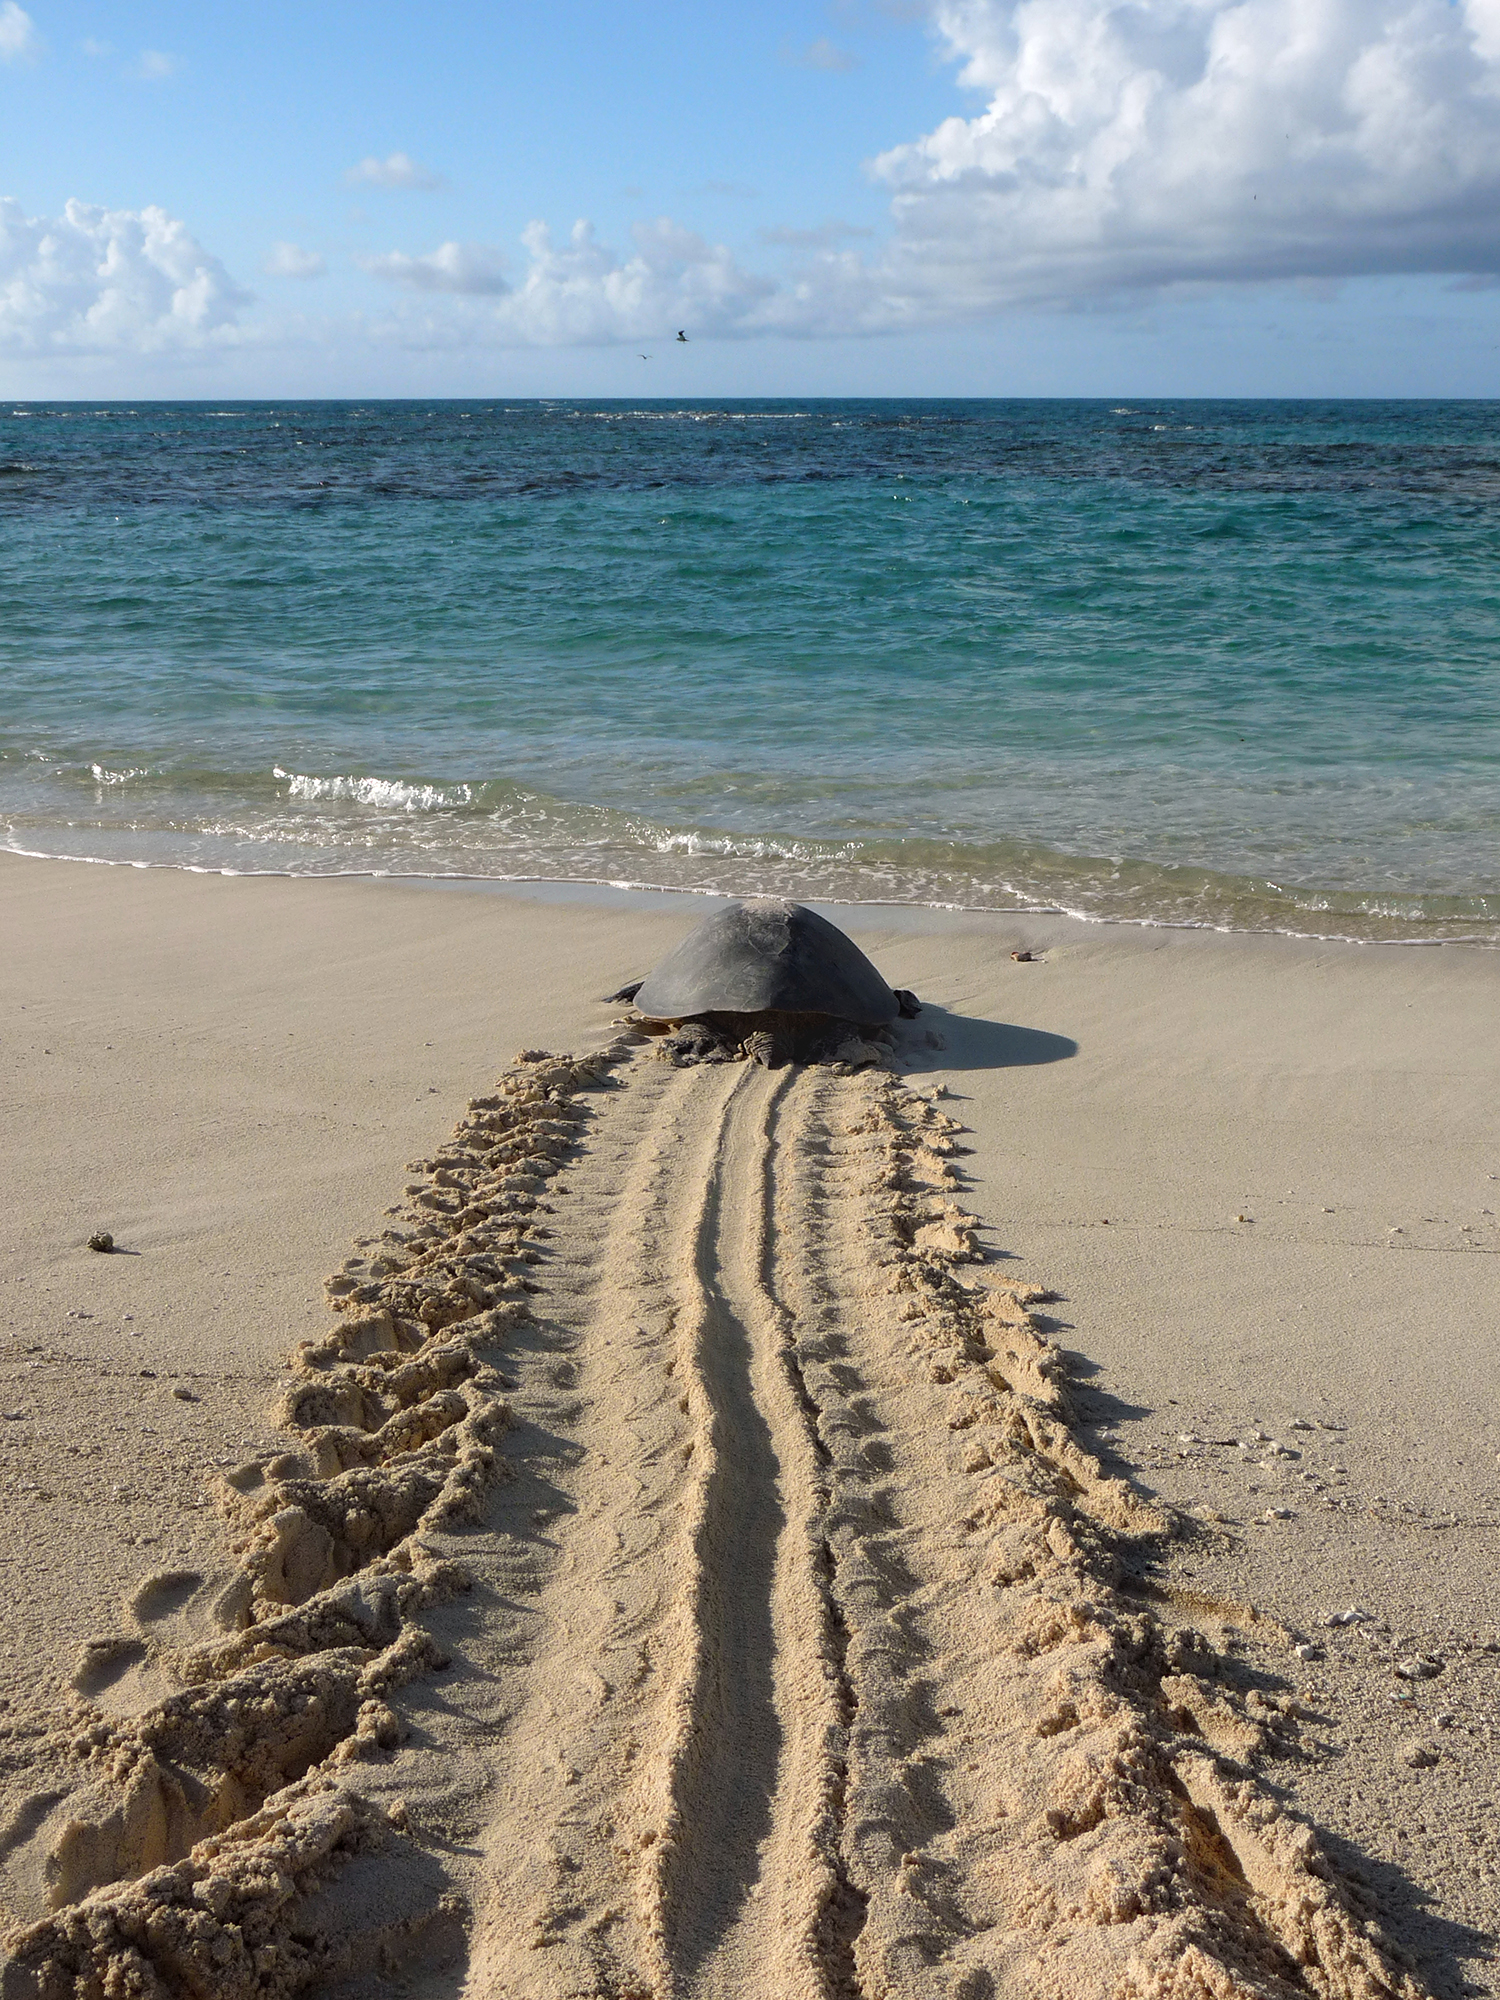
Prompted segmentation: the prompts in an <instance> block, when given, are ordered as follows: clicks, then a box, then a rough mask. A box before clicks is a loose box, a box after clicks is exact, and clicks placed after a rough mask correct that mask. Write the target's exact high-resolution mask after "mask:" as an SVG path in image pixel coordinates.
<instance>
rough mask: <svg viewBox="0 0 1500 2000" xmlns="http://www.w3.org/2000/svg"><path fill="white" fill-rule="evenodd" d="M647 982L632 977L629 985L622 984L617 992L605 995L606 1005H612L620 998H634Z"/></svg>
mask: <svg viewBox="0 0 1500 2000" xmlns="http://www.w3.org/2000/svg"><path fill="white" fill-rule="evenodd" d="M645 983H646V982H645V980H644V979H632V980H631V982H630V984H629V985H628V986H622V987H621V988H620V989H619V991H618V992H617V993H606V994H605V996H604V1004H605V1006H606V1007H609V1006H612V1005H613V1004H614V1003H615V1002H616V1001H618V1000H633V999H634V998H635V996H636V994H637V993H639V992H640V990H641V988H642V987H643V986H644V985H645Z"/></svg>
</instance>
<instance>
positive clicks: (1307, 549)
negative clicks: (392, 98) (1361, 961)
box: [0, 402, 1500, 942]
mask: <svg viewBox="0 0 1500 2000" xmlns="http://www.w3.org/2000/svg"><path fill="white" fill-rule="evenodd" d="M1497 556H1500V405H1494V404H1488V403H1485V404H1474V403H1470V404H1437V403H1387V404H1379V403H1266V402H1256V403H1202V402H1193V403H1169V404H1141V405H1128V406H1127V405H1109V404H1105V403H1059V402H1034V403H1029V402H964V403H951V404H944V403H931V402H921V403H910V404H903V403H888V402H887V403H854V402H850V403H828V402H816V403H806V404H795V403H775V402H772V403H735V404H727V405H722V406H718V405H707V404H702V405H699V404H695V405H691V406H687V407H676V406H670V405H667V404H643V405H640V406H637V407H632V406H628V405H625V404H617V403H525V404H504V403H439V404H425V403H375V404H327V403H321V404H308V405H291V404H285V405H282V404H264V403H261V404H237V405H226V406H222V407H218V408H210V407H207V406H202V405H196V404H188V405H180V406H177V405H173V406H166V405H160V404H157V405H150V404H142V405H137V406H129V407H127V406H123V405H118V406H106V407H92V406H84V405H79V404H63V405H43V404H33V405H27V404H17V405H4V404H0V842H3V844H5V845H7V846H9V847H11V848H13V849H17V850H20V851H25V852H30V853H45V854H61V855H74V856H87V857H90V858H95V859H103V860H113V861H132V862H142V863H165V864H175V865H188V866H194V867H204V868H216V869H217V868H222V869H231V870H243V871H251V870H285V871H290V872H295V873H325V874H326V873H340V872H352V871H360V872H368V871H386V872H390V873H401V874H413V873H416V874H444V875H454V874H466V875H484V876H494V877H510V878H516V877H532V876H541V877H548V878H553V879H571V880H592V881H613V882H628V883H659V884H667V885H671V886H676V887H690V888H705V889H707V888H714V889H727V890H738V891H745V890H756V889H770V888H775V889H778V890H783V891H787V892H789V893H793V894H798V895H817V896H819V897H824V898H837V899H856V900H859V899H864V900H896V901H908V902H922V903H939V904H959V905H968V906H979V907H988V908H1010V907H1047V908H1061V909H1067V910H1073V911H1077V912H1080V913H1082V914H1085V915H1090V916H1098V917H1127V918H1133V919H1138V920H1145V921H1158V922H1162V921H1165V922H1179V923H1180V922H1190V923H1210V924H1219V925H1225V926H1229V927H1236V928H1251V929H1278V930H1290V931H1299V932H1308V933H1314V934H1325V935H1334V936H1352V937H1395V938H1424V939H1438V938H1449V937H1463V938H1476V939H1482V940H1484V941H1486V942H1494V941H1497V940H1500V564H1497Z"/></svg>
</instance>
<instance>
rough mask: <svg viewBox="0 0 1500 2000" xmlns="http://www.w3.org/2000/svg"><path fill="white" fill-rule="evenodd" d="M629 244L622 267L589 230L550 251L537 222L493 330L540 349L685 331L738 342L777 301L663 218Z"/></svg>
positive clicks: (548, 235) (583, 227) (730, 261)
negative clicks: (524, 263)
mask: <svg viewBox="0 0 1500 2000" xmlns="http://www.w3.org/2000/svg"><path fill="white" fill-rule="evenodd" d="M632 235H633V237H634V239H635V250H634V254H633V255H631V256H629V257H625V258H621V257H620V256H618V255H617V254H616V253H615V252H614V251H613V250H611V249H609V248H608V247H607V246H606V245H604V244H602V243H600V242H599V240H598V239H597V237H596V236H595V234H594V230H593V226H592V224H590V223H587V222H577V223H575V224H574V225H573V228H572V231H571V232H570V234H569V236H568V238H567V240H566V241H565V242H563V243H556V242H554V240H553V237H552V232H551V231H550V230H549V229H548V227H547V225H546V224H545V223H543V222H533V223H532V224H531V225H530V227H529V228H528V229H527V230H526V231H525V232H524V233H523V235H522V239H521V240H522V242H523V243H524V244H525V245H526V248H527V250H528V251H529V253H530V259H531V261H530V263H529V265H528V267H527V270H526V273H525V276H524V277H523V278H522V280H521V281H520V283H519V284H518V285H517V286H516V288H515V290H514V292H513V293H512V294H511V296H510V297H509V298H508V299H507V300H506V301H505V304H504V305H503V306H502V307H501V308H500V311H499V314H498V315H497V323H498V328H499V330H500V331H501V332H502V333H504V334H507V335H509V336H510V337H512V338H514V339H517V340H520V341H522V342H525V343H526V344H531V343H533V342H535V343H538V344H541V345H545V346H554V345H573V344H582V345H595V344H605V343H608V342H611V341H617V340H640V339H646V338H648V337H650V336H652V335H655V334H658V333H662V332H670V331H672V330H673V329H675V328H676V327H679V326H689V325H691V327H692V328H693V329H694V330H695V331H697V332H699V333H705V334H711V333H735V332H740V331H746V330H749V329H750V328H751V327H753V326H755V325H757V323H758V321H759V317H760V314H761V312H762V311H763V309H764V307H765V306H766V304H767V303H768V302H769V301H770V300H771V299H772V298H773V297H774V295H775V293H776V287H775V286H774V285H773V284H772V283H771V282H770V281H769V280H768V279H766V278H761V277H757V276H756V275H755V274H754V273H753V272H750V271H745V270H743V269H741V267H740V266H739V265H738V264H736V262H735V260H734V258H733V257H732V256H731V255H730V253H729V251H728V250H726V249H725V248H724V247H723V245H722V244H711V243H708V242H706V241H705V240H704V238H703V237H701V236H699V235H697V234H696V233H695V232H694V231H693V230H690V229H683V228H681V227H680V226H679V225H678V224H677V223H675V222H673V221H672V220H671V219H670V217H668V216H662V217H660V218H659V219H658V220H657V221H655V222H649V223H642V224H639V225H638V226H637V227H636V228H635V229H634V230H633V231H632Z"/></svg>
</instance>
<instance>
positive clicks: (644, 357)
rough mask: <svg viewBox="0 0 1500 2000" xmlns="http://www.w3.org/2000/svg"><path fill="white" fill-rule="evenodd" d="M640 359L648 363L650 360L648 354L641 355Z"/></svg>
mask: <svg viewBox="0 0 1500 2000" xmlns="http://www.w3.org/2000/svg"><path fill="white" fill-rule="evenodd" d="M641 359H642V361H649V360H650V359H651V356H650V355H649V354H643V355H642V356H641Z"/></svg>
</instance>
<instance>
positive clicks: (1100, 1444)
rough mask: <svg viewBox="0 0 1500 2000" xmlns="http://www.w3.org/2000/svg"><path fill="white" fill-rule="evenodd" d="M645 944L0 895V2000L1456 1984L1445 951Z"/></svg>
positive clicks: (345, 897)
mask: <svg viewBox="0 0 1500 2000" xmlns="http://www.w3.org/2000/svg"><path fill="white" fill-rule="evenodd" d="M701 907H702V906H701V904H699V903H696V902H694V901H692V900H689V899H682V898H673V897H656V896H640V897H628V896H618V897H614V898H607V897H604V898H601V897H599V896H596V895H591V894H585V893H575V894H569V893H568V892H559V891H535V892H520V891H512V892H509V893H496V892H495V891H493V890H487V889H481V888H477V887H463V886H458V887H452V888H445V889H442V890H436V889H431V888H425V887H417V886H406V885H398V884H393V883H360V882H332V883H308V882H286V881H275V880H249V879H244V880H226V879H223V878H218V877H195V876H190V875H184V874H174V873H168V872H150V873H147V872H141V871H134V870H120V869H103V868H91V867H85V866H77V865H70V864H59V863H40V862H26V861H22V860H18V859H4V860H3V861H0V935H3V937H4V941H5V950H4V953H3V955H0V957H3V964H0V988H3V1002H4V1007H5V1016H4V1018H5V1020H6V1022H7V1025H8V1029H9V1033H8V1036H7V1047H6V1058H7V1082H6V1088H5V1092H4V1113H5V1115H4V1119H3V1126H0V1145H3V1147H4V1149H5V1156H6V1157H5V1185H6V1187H7V1190H8V1196H9V1198H8V1200H7V1203H6V1207H5V1225H4V1231H3V1240H0V1301H3V1304H0V1314H3V1317H0V1343H3V1344H0V1371H3V1374H4V1377H5V1380H4V1382H3V1384H0V1406H3V1409H0V1449H3V1450H4V1453H5V1456H4V1459H3V1460H0V1481H3V1489H0V1490H3V1492H4V1496H5V1499H6V1502H7V1504H6V1508H5V1511H4V1519H3V1523H0V1566H3V1567H4V1569H5V1570H6V1572H7V1574H8V1576H9V1578H10V1579H11V1585H10V1589H9V1590H8V1591H7V1592H6V1600H7V1602H6V1614H5V1625H4V1631H3V1635H0V1647H3V1651H0V1697H3V1699H4V1702H5V1708H4V1711H3V1713H0V1724H3V1726H4V1734H3V1736H0V1745H3V1750H4V1757H3V1763H0V1770H3V1780H0V1783H3V1796H0V1813H3V1818H0V1827H3V1835H0V1851H3V1858H0V1897H3V1901H4V1918H5V1922H6V1926H7V1928H6V1939H7V1962H6V1968H5V1972H4V1985H3V1990H4V1992H5V1993H6V1994H7V1995H9V1994H11V1993H46V1994H53V1993H56V1994H64V1993H66V1994H85V1993H102V1992H104V1991H106V1990H109V1991H121V1992H126V1991H130V1992H137V1991H138V1992H142V1993H150V1992H160V1993H174V1994H175V1993H194V1992H199V1991H202V1992H205V1993H208V1992H214V1993H225V1994H229V1993H239V1992H244V1993H251V1992H254V1993H266V1994H270V1993H293V1992H308V1993H326V1994H333V1993H340V1992H348V1993H350V1994H353V1993H356V1992H357V1993H361V1994H364V1993H371V1994H373V1993H378V1992H387V1991H389V1992H392V1993H394V1992H409V1993H419V1994H424V1995H425V1994H431V1995H434V1996H436V1995H439V1994H455V1995H456V1994H460V1993H462V1994H466V1995H474V1996H479V1995H486V1996H487V1995H490V1994H500V1993H507V1994H509V1993H516V1994H525V1995H533V1994H535V1995H537V1996H545V1995H551V1994H577V1993H598V1994H611V1995H622V1996H623V1995H627V1994H663V1995H665V1994H673V1995H679V1994H680V1995H684V1996H690V1995H691V1996H696V1995H699V1994H703V1995H708V1994H715V1995H752V1994H754V1995H759V1994H764V1993H770V1992H775V1993H777V1994H782V1993H785V1994H788V1995H795V1994H803V1993H806V1994H809V1995H815V1994H833V1995H859V1996H869V2000H873V1996H875V1995H877V1994H879V1995H885V1994H893V1995H894V1994H907V1993H910V1994H923V1995H925V1994H929V1993H930V1994H952V1995H954V1996H962V1997H963V2000H978V1997H979V1996H982V1995H986V1994H991V1993H995V1994H999V1993H1028V1994H1032V1993H1036V1994H1042V1993H1046V1994H1056V1995H1058V1996H1063V1995H1067V1996H1074V1995H1077V1996H1083V1995H1094V1994H1100V1995H1103V1994H1109V1995H1114V1994H1121V1995H1124V1994H1140V1995H1147V1994H1163V1993H1182V1994H1187V1993H1217V1994H1238V1993H1256V1994H1277V1995H1281V1994H1291V1993H1318V1994H1322V1995H1346V1994H1347V1995H1361V1996H1364V1995H1370V1994H1374V1993H1415V1992H1418V1991H1424V1990H1425V1991H1429V1992H1432V1993H1434V1994H1437V1995H1442V1996H1445V1997H1446V1996H1447V1995H1450V1994H1451V1995H1457V1994H1460V1993H1465V1992H1476V1991H1484V1990H1486V1989H1487V1988H1488V1986H1489V1985H1490V1983H1491V1981H1492V1978H1493V1974H1492V1972H1491V1970H1490V1966H1489V1963H1488V1961H1489V1956H1490V1953H1491V1952H1492V1951H1493V1949H1494V1942H1495V1940H1494V1933H1495V1931H1496V1929H1497V1927H1500V1924H1497V1919H1500V1848H1497V1843H1496V1820H1495V1815H1494V1812H1493V1800H1494V1796H1495V1777H1496V1749H1497V1739H1496V1732H1497V1729H1500V1584H1497V1581H1496V1578H1497V1567H1500V1566H1497V1564H1496V1561H1495V1554H1496V1528H1497V1525H1500V1464H1497V1456H1496V1455H1497V1451H1500V1404H1497V1399H1496V1395H1495V1389H1496V1375H1497V1362H1496V1359H1495V1354H1496V1341H1495V1333H1496V1321H1497V1288H1496V1282H1495V1280H1496V1270H1497V1267H1496V1264H1495V1263H1494V1261H1493V1259H1494V1257H1495V1255H1496V1253H1497V1251H1500V1226H1497V1220H1496V1215H1495V1213H1494V1211H1495V1210H1497V1209H1500V1178H1497V1176H1500V1139H1497V1138H1496V1135H1495V1129H1494V1106H1495V1104H1496V1102H1497V1095H1500V1093H1497V1081H1500V1079H1497V1076H1496V1071H1497V1068H1500V1054H1497V1047H1496V1037H1495V1035H1494V1032H1493V1023H1494V1020H1495V1018H1496V1000H1497V998H1500V958H1497V957H1496V956H1495V955H1494V954H1491V953H1486V952H1482V951H1477V950H1474V951H1469V950H1463V949H1454V948H1444V949H1442V950H1406V951H1403V950H1401V949H1399V948H1391V947H1359V948H1356V947H1342V946H1336V945H1320V944H1314V943H1304V942H1298V941H1292V940H1280V939H1246V938H1222V937H1217V936H1211V935H1204V934H1187V933H1171V932H1151V931H1142V930H1130V929H1125V928H1108V927H1094V926H1084V925H1079V924H1073V923H1070V922H1067V921H1065V920H1061V919H1040V918H1032V919H1023V918H1018V917H998V916H997V917H963V916H945V915H940V914H937V913H927V912H900V911H880V910H863V911H855V910H846V911H842V912H839V913H837V914H838V918H839V920H840V921H841V922H842V923H843V924H844V925H845V927H846V928H848V929H850V930H851V932H853V933H854V934H855V935H856V936H857V937H858V939H859V941H860V943H861V944H862V945H863V946H864V948H865V949H866V950H868V951H869V952H871V954H872V955H873V956H874V957H875V958H876V959H877V962H878V963H879V964H880V965H881V967H882V970H884V971H885V972H886V973H887V976H888V977H889V978H890V979H891V980H892V981H893V982H894V983H898V984H901V985H906V986H911V987H913V988H914V989H915V990H916V991H917V992H918V993H919V994H920V995H921V996H922V997H923V1000H924V1002H925V1003H926V1005H925V1011H924V1013H923V1015H922V1016H921V1018H920V1019H919V1020H918V1021H916V1022H914V1023H912V1024H911V1026H910V1028H909V1029H908V1030H907V1031H906V1034H905V1038H904V1042H903V1048H902V1059H901V1062H900V1065H899V1069H898V1073H897V1074H896V1075H894V1076H892V1075H887V1074H886V1073H884V1072H879V1071H862V1072H859V1073H857V1074H854V1075H848V1076H840V1075H834V1074H833V1073H831V1072H829V1071H826V1070H812V1071H786V1072H775V1073H769V1074H768V1073H766V1072H762V1071H758V1070H754V1069H750V1068H746V1067H744V1066H729V1067H711V1068H697V1069H689V1070H679V1069H676V1068H673V1067H672V1066H671V1065H670V1064H667V1063H665V1062H662V1061H660V1060H659V1059H658V1058H657V1057H656V1056H655V1054H654V1053H653V1051H652V1049H651V1047H650V1046H649V1045H644V1044H640V1043H637V1042H633V1041H630V1040H629V1039H628V1038H627V1039H625V1040H620V1039H618V1037H619V1036H620V1032H621V1031H620V1030H618V1029H616V1028H614V1027H612V1026H611V1022H612V1021H613V1020H614V1018H615V1017H616V1016H617V1015H618V1013H619V1011H620V1010H618V1009H613V1008H610V1007H607V1006H604V1005H602V1004H600V1002H599V1000H598V996H599V995H601V994H603V993H605V992H608V991H609V990H611V988H612V987H614V986H616V985H618V984H619V983H621V982H622V981H623V980H624V979H626V978H628V977H630V976H632V975H636V976H639V974H640V973H642V972H643V971H644V970H645V969H646V968H647V967H648V966H649V964H650V963H651V962H652V960H653V959H654V958H656V957H658V956H659V955H660V954H661V953H662V952H663V951H664V950H665V949H666V948H667V947H668V946H669V945H670V944H671V943H672V942H674V941H675V939H676V938H677V937H679V936H680V935H682V933H683V932H684V931H685V929H686V928H687V927H688V925H689V924H690V923H691V922H692V921H694V920H695V918H696V916H697V915H698V914H699V913H700V911H701ZM1016 950H1030V951H1031V952H1032V953H1033V954H1034V957H1033V959H1032V961H1031V962H1029V963H1022V962H1017V961H1016V960H1014V959H1013V958H1012V956H1011V954H1012V952H1013V951H1016ZM517 1050H527V1051H533V1052H535V1051H540V1050H548V1051H553V1052H562V1053H564V1054H568V1055H571V1056H583V1057H590V1056H591V1055H592V1058H593V1059H591V1060H585V1061H583V1062H581V1063H580V1062H577V1061H555V1060H552V1059H550V1058H549V1059H543V1058H541V1057H540V1056H539V1055H535V1054H533V1055H531V1056H528V1058H527V1059H525V1060H523V1061H521V1062H520V1063H519V1064H513V1062H512V1058H513V1057H514V1055H515V1053H516V1051H517ZM601 1051H602V1052H603V1053H602V1055H601V1054H599V1052H601ZM938 1093H940V1094H938ZM455 1132H456V1134H457V1137H456V1138H455V1137H453V1136H450V1135H454V1134H455ZM408 1163H411V1165H410V1166H409V1164H408ZM100 1228H104V1229H109V1230H110V1231H112V1233H113V1235H114V1237H115V1239H116V1242H117V1244H118V1245H119V1246H120V1248H119V1254H115V1255H110V1256H104V1255H98V1254H95V1253H91V1252H90V1251H88V1250H87V1249H86V1248H85V1247H84V1244H85V1241H86V1238H87V1236H88V1235H89V1234H90V1233H91V1232H92V1231H93V1230H96V1229H100ZM383 1232H395V1235H393V1236H387V1237H385V1238H384V1239H383V1237H382V1233H383ZM351 1256H352V1257H353V1259H354V1262H353V1264H352V1266H351V1267H349V1268H345V1260H346V1259H349V1258H350V1257H351ZM374 1260H378V1261H374ZM333 1274H339V1275H338V1276H337V1277H336V1280H335V1283H334V1285H333V1288H332V1297H331V1299H330V1298H328V1297H325V1295H324V1287H323V1281H324V1280H325V1279H326V1278H328V1277H330V1276H331V1275H333ZM334 1307H337V1308H338V1310H337V1311H334V1310H333V1308H334ZM1351 1613H1352V1614H1353V1615H1352V1616H1350V1614H1351ZM1334 1619H1337V1620H1338V1621H1339V1622H1337V1623H1331V1622H1330V1620H1334ZM109 1982H113V1984H110V1983H109ZM132 1982H134V1983H132ZM153 1982H155V1983H154V1984H153Z"/></svg>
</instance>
